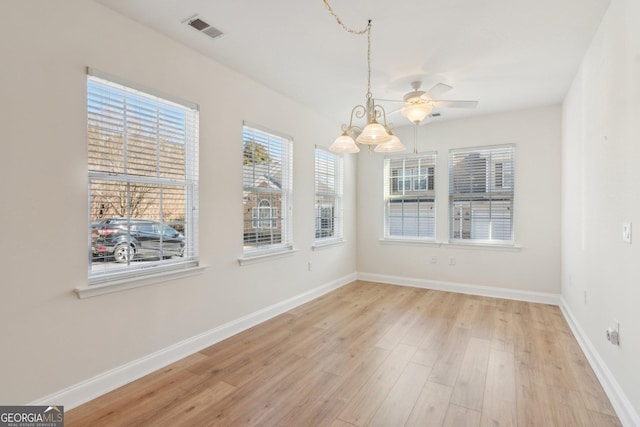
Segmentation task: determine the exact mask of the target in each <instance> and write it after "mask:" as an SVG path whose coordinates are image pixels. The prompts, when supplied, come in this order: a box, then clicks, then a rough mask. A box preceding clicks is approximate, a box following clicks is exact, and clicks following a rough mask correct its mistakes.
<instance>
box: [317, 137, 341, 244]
mask: <svg viewBox="0 0 640 427" xmlns="http://www.w3.org/2000/svg"><path fill="white" fill-rule="evenodd" d="M318 151H322V152H324V153H327V154H330V155H332V156H334V157H335V160H336V162H335V166H336V171H335V172H336V173H335V174H334V180H335V184H336V185H335V187H336V188H335V191H334V192H333V193H331V194H322V193H318V192H317V191H314V196H313V199H314V204H315V203H316V200H317V198H318V196H322V195H326V196H329V197H333V199H334V202H335V206H334V209H335V210H336V211H338V215H337V216H336V215H335V214H334V217H333V222H332V230H333V232H334V235H333V236H329V237H316V233H317V231H318V229H317V228H316V227H315V224H317V220H318V217H317V211H316V212H315V213H314V230H313V232H314V244H313V245H312V246H311V247H312V248H320V247H324V246H332V245H335V244H339V243H342V242H344V156H342V155H338V154H336V153H332V152H330V151H329V150H328V149H327V148H325V147H322V146H319V145H316V146H315V150H314V154H313V161H314V188H317V182H315V181H316V180H317V174H318V171H317V170H316V168H317V156H318V153H317V152H318ZM335 234H338V235H337V236H336V235H335Z"/></svg>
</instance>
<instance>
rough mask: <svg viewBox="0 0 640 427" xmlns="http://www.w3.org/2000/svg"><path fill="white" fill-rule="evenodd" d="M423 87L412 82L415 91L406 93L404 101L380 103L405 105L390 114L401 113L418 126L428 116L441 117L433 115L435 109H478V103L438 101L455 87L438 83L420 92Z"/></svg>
mask: <svg viewBox="0 0 640 427" xmlns="http://www.w3.org/2000/svg"><path fill="white" fill-rule="evenodd" d="M421 86H422V82H420V81H414V82H411V88H413V91H411V92H408V93H406V94H405V95H404V96H403V97H402V101H400V100H395V99H379V101H386V102H400V103H403V104H405V105H404V106H403V107H401V108H399V109H397V110H395V111H392V112H390V113H389V114H393V113H395V112H398V111H400V112H401V113H402V115H403V116H405V117H406V118H407V119H408V120H409V121H410V122H411V123H414V124H416V125H417V124H419V123H420V122H422V121H423V120H424V119H425V118H427V116H429V117H437V116H439V115H440V114H439V113H432V111H433V109H434V108H476V107H477V106H478V101H445V100H438V99H436V98H437V97H439V96H440V95H442V94H444V93H446V92H448V91H450V90H451V89H453V87H451V86H449V85H446V84H444V83H438V84H436V85H434V86H433V87H432V88H431V89H429V90H427V91H424V90H420V87H421Z"/></svg>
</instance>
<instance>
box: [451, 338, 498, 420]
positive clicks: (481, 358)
mask: <svg viewBox="0 0 640 427" xmlns="http://www.w3.org/2000/svg"><path fill="white" fill-rule="evenodd" d="M490 348H491V342H490V341H487V340H483V339H479V338H474V337H472V338H471V339H469V343H468V344H467V349H466V351H465V353H464V358H463V360H462V364H461V366H460V371H459V373H458V377H457V379H456V382H455V385H454V388H453V394H452V396H451V403H453V404H455V405H458V406H464V407H465V408H469V409H475V410H476V411H480V410H482V402H483V399H484V391H485V384H486V379H487V369H488V367H489V350H490Z"/></svg>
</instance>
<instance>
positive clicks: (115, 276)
mask: <svg viewBox="0 0 640 427" xmlns="http://www.w3.org/2000/svg"><path fill="white" fill-rule="evenodd" d="M87 75H88V76H91V77H96V78H98V79H102V80H105V81H107V82H110V83H112V84H115V85H120V86H124V87H126V88H128V89H132V90H134V91H139V92H142V93H144V94H147V95H151V96H153V97H156V98H159V99H161V100H164V101H168V102H171V103H174V104H179V105H182V106H183V107H186V108H188V109H191V110H194V111H196V115H197V113H199V111H200V110H199V106H198V105H197V104H195V103H193V102H189V101H185V100H183V99H180V98H177V97H173V96H171V95H167V94H164V93H161V92H159V91H157V90H154V89H149V88H145V87H143V86H141V85H139V84H136V83H132V82H129V81H127V80H125V79H122V78H119V77H116V76H113V75H110V74H107V73H104V72H102V71H99V70H97V69H95V68H91V67H87ZM197 128H198V126H196V134H195V143H194V147H193V152H191V153H187V156H191V158H192V160H193V159H195V161H194V165H195V166H194V168H192V169H187V174H188V177H189V178H188V179H190V180H192V181H194V183H193V191H194V192H193V194H190V195H189V197H190V199H189V202H188V203H189V206H192V207H194V208H195V209H196V210H195V211H194V210H193V209H191V210H190V209H188V208H187V212H186V215H187V216H188V217H190V218H191V223H192V224H193V225H192V227H195V230H194V231H193V232H192V241H191V242H190V245H192V250H193V258H191V259H188V260H186V261H183V260H176V261H174V262H161V263H160V262H158V263H149V264H146V265H144V266H139V267H132V268H126V269H124V268H122V269H114V271H113V272H112V273H111V272H108V273H102V272H97V273H95V274H91V265H89V266H88V280H87V285H86V286H80V287H77V288H76V289H75V290H74V291H75V293H76V294H77V295H78V298H87V297H92V296H98V295H104V294H109V293H113V292H119V291H122V290H127V289H133V288H138V287H142V286H148V285H152V284H156V283H161V282H165V281H168V280H173V279H176V278H180V277H187V276H192V275H194V274H198V272H200V271H201V270H203V269H204V267H201V266H200V265H199V259H198V257H199V248H198V237H199V236H198V234H199V231H198V228H199V227H198V213H197V207H198V186H199V183H198V173H199V172H198V162H197V158H198V151H199V135H198V134H197ZM95 175H96V174H94V173H91V172H90V173H89V174H88V177H89V179H91V177H92V176H95ZM98 175H100V174H98ZM111 179H112V180H115V181H117V180H119V179H120V177H111ZM135 179H138V180H140V181H145V178H144V177H138V178H134V180H135ZM90 244H91V243H90V242H89V245H90Z"/></svg>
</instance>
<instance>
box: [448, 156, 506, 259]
mask: <svg viewBox="0 0 640 427" xmlns="http://www.w3.org/2000/svg"><path fill="white" fill-rule="evenodd" d="M472 156H473V160H469V159H471V158H472ZM515 159H516V152H515V145H514V144H503V145H492V146H479V147H467V148H459V149H450V150H449V159H448V169H449V200H448V218H449V230H448V237H449V243H451V244H463V245H478V246H482V245H489V246H509V247H511V246H515V216H514V204H515V198H516V195H515ZM467 160H468V161H469V163H471V162H473V163H474V164H473V165H464V164H463V163H464V162H465V161H467ZM456 168H458V169H456ZM483 169H484V170H483ZM465 173H466V174H465ZM480 174H482V175H483V177H482V178H481V179H476V180H475V181H474V176H473V175H480ZM465 204H466V205H467V206H466V207H465V206H464V205H465ZM478 204H480V206H481V207H480V208H475V209H476V212H477V213H476V214H475V215H474V205H476V206H477V205H478ZM500 212H505V213H506V214H502V215H501V214H500ZM474 222H475V223H476V224H477V225H474ZM505 222H506V223H507V228H506V230H508V231H505V227H504V223H505ZM483 229H486V234H487V235H486V236H483V235H482V233H485V231H483ZM476 233H477V234H476ZM505 233H506V234H508V236H507V238H499V237H500V235H503V236H504V235H505ZM474 234H475V235H476V236H478V234H479V235H480V236H479V237H476V238H474ZM465 235H467V236H468V237H465Z"/></svg>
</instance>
